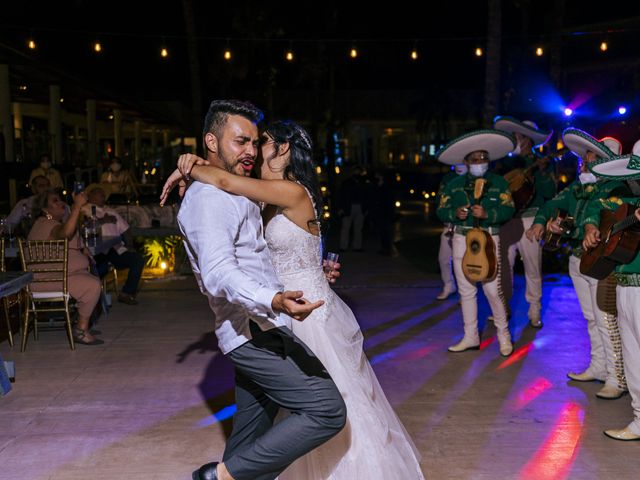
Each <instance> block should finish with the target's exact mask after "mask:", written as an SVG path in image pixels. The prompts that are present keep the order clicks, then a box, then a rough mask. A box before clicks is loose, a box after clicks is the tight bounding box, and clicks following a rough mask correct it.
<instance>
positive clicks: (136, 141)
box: [133, 120, 142, 167]
mask: <svg viewBox="0 0 640 480" xmlns="http://www.w3.org/2000/svg"><path fill="white" fill-rule="evenodd" d="M133 159H134V164H135V166H136V167H138V166H140V161H141V160H142V123H141V122H140V120H136V121H135V122H133Z"/></svg>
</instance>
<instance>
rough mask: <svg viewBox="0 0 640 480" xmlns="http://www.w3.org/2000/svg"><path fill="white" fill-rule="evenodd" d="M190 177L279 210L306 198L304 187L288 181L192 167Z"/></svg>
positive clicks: (213, 168) (292, 205) (199, 166)
mask: <svg viewBox="0 0 640 480" xmlns="http://www.w3.org/2000/svg"><path fill="white" fill-rule="evenodd" d="M189 175H190V177H191V178H193V179H194V180H197V181H199V182H202V183H208V184H210V185H213V186H215V187H218V188H220V189H221V190H224V191H225V192H229V193H233V194H235V195H242V196H243V197H247V198H249V199H251V200H253V201H255V202H264V203H267V204H269V205H276V206H278V207H281V208H293V207H295V206H297V205H300V202H301V201H302V200H303V199H304V198H305V197H306V196H307V193H306V191H305V190H304V187H302V186H301V185H298V184H297V183H295V182H292V181H289V180H259V179H257V178H251V177H244V176H242V175H234V174H233V173H229V172H227V171H226V170H223V169H222V168H218V167H214V166H206V165H194V166H193V168H192V169H191V172H190V174H189Z"/></svg>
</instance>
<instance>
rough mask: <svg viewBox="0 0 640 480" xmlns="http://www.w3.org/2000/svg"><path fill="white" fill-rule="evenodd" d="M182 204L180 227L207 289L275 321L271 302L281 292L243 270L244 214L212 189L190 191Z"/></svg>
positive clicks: (253, 312) (251, 311)
mask: <svg viewBox="0 0 640 480" xmlns="http://www.w3.org/2000/svg"><path fill="white" fill-rule="evenodd" d="M190 193H193V195H187V197H185V201H184V202H183V204H182V207H181V210H182V209H184V210H183V211H181V215H180V224H181V226H182V229H183V233H184V234H185V236H186V237H187V240H188V242H189V245H190V247H191V248H192V249H193V250H194V252H195V253H196V255H197V261H198V267H199V269H200V276H201V278H202V282H203V284H204V287H205V288H206V290H207V292H209V294H211V295H213V296H215V297H224V298H226V299H227V300H228V301H229V302H231V303H234V304H238V305H242V306H243V307H244V308H246V309H247V311H249V312H250V313H252V314H255V315H262V316H268V317H271V318H275V317H276V314H275V313H274V311H273V308H272V301H273V300H274V297H276V295H277V294H279V293H280V291H279V290H277V289H274V288H270V287H267V286H265V285H263V284H262V283H260V282H259V281H257V280H255V279H254V278H251V277H250V276H248V275H247V274H246V273H244V272H243V271H242V270H241V269H240V265H239V263H238V260H237V258H236V254H235V239H236V236H237V234H238V231H239V229H240V226H241V222H242V218H243V217H244V213H241V212H239V211H238V209H237V206H236V204H235V203H234V202H233V201H232V200H231V198H230V197H227V195H217V194H216V193H215V192H214V191H213V190H212V189H210V188H202V189H199V191H198V192H190Z"/></svg>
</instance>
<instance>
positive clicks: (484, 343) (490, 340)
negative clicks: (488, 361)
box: [480, 337, 496, 350]
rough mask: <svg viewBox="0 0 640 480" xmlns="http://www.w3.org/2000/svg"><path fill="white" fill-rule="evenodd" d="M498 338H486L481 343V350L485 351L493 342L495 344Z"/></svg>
mask: <svg viewBox="0 0 640 480" xmlns="http://www.w3.org/2000/svg"><path fill="white" fill-rule="evenodd" d="M495 340H496V337H489V338H485V339H484V340H483V341H482V342H481V343H480V350H484V349H485V348H487V347H488V346H489V345H491V344H492V343H493V342H495Z"/></svg>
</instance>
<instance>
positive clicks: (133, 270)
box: [82, 187, 144, 305]
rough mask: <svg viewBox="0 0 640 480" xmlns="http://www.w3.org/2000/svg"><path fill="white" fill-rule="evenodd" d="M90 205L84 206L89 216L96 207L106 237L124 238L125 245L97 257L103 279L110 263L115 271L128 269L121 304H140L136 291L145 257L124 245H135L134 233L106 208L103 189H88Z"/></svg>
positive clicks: (117, 246)
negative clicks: (93, 206)
mask: <svg viewBox="0 0 640 480" xmlns="http://www.w3.org/2000/svg"><path fill="white" fill-rule="evenodd" d="M88 196H89V202H90V203H89V204H87V205H85V206H84V207H83V209H82V210H83V212H84V214H85V215H86V216H91V206H92V205H95V206H96V216H97V217H98V222H99V224H100V225H101V226H102V236H103V237H117V236H122V238H123V240H124V241H123V242H121V243H120V244H118V245H116V246H115V247H113V248H111V249H110V250H109V251H108V252H107V253H106V254H100V255H96V263H97V266H98V272H100V276H104V275H106V273H107V269H108V264H109V263H111V264H112V265H113V266H114V267H115V268H128V269H129V274H128V275H127V281H126V282H125V284H124V286H123V287H122V291H121V292H120V294H119V295H118V301H119V302H122V303H126V304H128V305H137V303H138V301H137V300H136V292H137V291H138V284H139V283H140V277H141V276H142V270H143V268H144V259H143V258H142V256H141V255H140V254H139V253H137V252H134V251H132V250H129V249H127V247H126V246H125V244H127V245H132V244H133V242H132V238H131V230H130V229H129V224H128V223H127V222H126V221H125V220H124V219H123V218H122V217H121V216H120V214H118V212H116V211H115V210H113V209H112V208H109V207H106V206H105V202H106V198H107V197H106V194H105V191H104V190H103V189H102V188H101V187H95V188H92V189H89V192H88Z"/></svg>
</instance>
